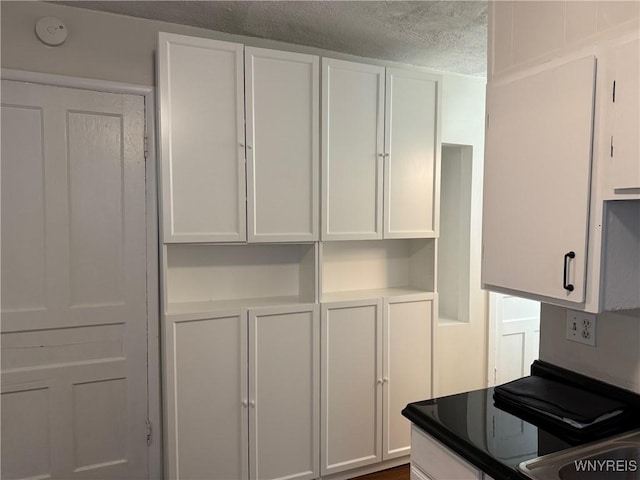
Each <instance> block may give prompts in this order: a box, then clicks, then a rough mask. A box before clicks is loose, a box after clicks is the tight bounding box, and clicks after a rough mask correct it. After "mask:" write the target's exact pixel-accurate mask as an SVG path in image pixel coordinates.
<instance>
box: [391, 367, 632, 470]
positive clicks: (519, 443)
mask: <svg viewBox="0 0 640 480" xmlns="http://www.w3.org/2000/svg"><path fill="white" fill-rule="evenodd" d="M536 369H537V370H538V373H540V371H541V372H542V374H543V375H545V374H547V369H549V370H550V371H551V372H552V373H551V374H549V375H556V378H558V375H559V376H563V375H564V374H566V372H567V371H564V370H562V369H558V368H557V367H554V366H552V365H549V364H545V363H544V362H536V364H534V367H533V368H532V372H533V371H535V370H536ZM558 372H559V373H558ZM577 381H579V382H580V383H581V384H585V383H587V384H588V385H589V386H590V387H591V388H592V389H599V390H600V391H601V393H606V394H608V395H609V396H614V395H613V394H615V395H616V396H617V398H620V395H621V396H622V399H623V400H625V401H629V403H630V404H632V405H634V406H635V407H637V408H638V411H640V406H639V404H638V403H636V402H640V396H638V395H635V394H633V393H632V392H628V391H626V390H622V389H618V388H616V387H613V388H611V387H610V386H607V385H605V386H603V385H604V384H600V382H598V381H593V379H589V381H585V380H584V379H583V377H582V376H580V375H579V376H578V377H577ZM594 382H595V383H594ZM602 388H604V390H605V392H602ZM621 392H622V393H621ZM402 414H403V415H404V416H405V417H406V418H408V419H409V420H411V421H412V422H413V423H414V424H416V425H417V426H418V427H420V428H422V429H423V430H424V431H426V432H427V433H428V434H430V435H431V436H432V437H434V438H435V439H437V440H439V441H440V442H442V443H443V444H444V445H446V446H447V447H449V448H450V449H451V450H453V451H455V452H456V453H458V454H459V455H460V456H461V457H463V458H465V459H466V460H467V461H469V462H470V463H472V464H473V465H475V466H476V467H477V468H479V469H480V470H482V471H484V472H485V473H487V474H488V475H490V476H491V477H493V478H494V479H495V480H502V479H505V480H506V479H527V478H528V477H526V476H525V475H524V474H522V473H520V472H519V471H518V470H517V467H518V464H520V463H521V462H524V461H526V460H531V459H533V458H536V457H539V456H542V455H547V454H550V453H554V452H558V451H560V450H565V449H567V448H571V447H573V446H576V445H580V444H583V443H588V442H590V441H593V440H594V439H593V438H584V439H582V440H576V439H575V438H567V436H566V435H563V433H562V432H559V431H558V429H557V428H555V427H554V426H553V425H545V426H540V423H539V422H536V423H537V424H534V423H532V422H531V421H528V420H525V419H523V418H522V415H518V414H512V413H509V412H507V411H505V410H503V409H501V408H498V407H496V406H495V405H494V400H493V388H485V389H482V390H475V391H471V392H466V393H460V394H457V395H450V396H446V397H441V398H436V399H433V400H425V401H421V402H414V403H410V404H409V405H407V407H406V408H405V409H404V410H403V411H402ZM632 427H633V425H630V426H629V428H632Z"/></svg>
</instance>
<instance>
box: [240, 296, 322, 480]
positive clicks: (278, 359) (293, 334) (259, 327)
mask: <svg viewBox="0 0 640 480" xmlns="http://www.w3.org/2000/svg"><path fill="white" fill-rule="evenodd" d="M319 327H320V324H319V318H318V306H317V305H305V306H302V307H286V308H280V307H272V308H263V309H254V310H249V436H250V443H249V457H250V467H249V473H250V478H251V479H267V478H268V479H278V478H280V479H284V478H286V479H298V480H306V479H312V478H317V477H318V476H319V475H318V465H319V458H318V457H319V439H320V429H319V427H320V415H319V413H320V395H319V390H320V389H319V387H320V384H319V378H320V368H319V367H320V349H319V333H320V329H319Z"/></svg>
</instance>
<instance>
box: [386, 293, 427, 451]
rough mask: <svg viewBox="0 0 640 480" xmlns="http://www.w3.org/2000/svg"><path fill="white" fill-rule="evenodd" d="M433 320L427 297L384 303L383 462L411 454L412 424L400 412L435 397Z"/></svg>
mask: <svg viewBox="0 0 640 480" xmlns="http://www.w3.org/2000/svg"><path fill="white" fill-rule="evenodd" d="M432 316H433V301H432V300H430V299H428V298H426V296H425V295H412V296H411V298H407V297H396V298H390V299H385V301H384V315H383V339H384V346H383V359H384V361H383V367H382V373H383V379H382V381H383V405H384V413H383V422H382V424H383V439H382V459H383V460H388V459H390V458H395V457H401V456H403V455H408V454H409V453H410V451H411V422H409V421H408V420H407V419H406V418H404V417H403V416H402V414H401V413H400V412H401V411H402V409H403V408H404V407H406V406H407V403H410V402H416V401H420V400H425V399H427V398H430V397H431V324H432Z"/></svg>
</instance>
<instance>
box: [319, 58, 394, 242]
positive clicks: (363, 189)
mask: <svg viewBox="0 0 640 480" xmlns="http://www.w3.org/2000/svg"><path fill="white" fill-rule="evenodd" d="M322 68H323V72H322V73H323V74H322V119H323V120H322V122H323V124H322V145H323V149H322V169H323V183H322V205H323V212H322V239H323V240H355V239H361V240H367V239H379V238H382V169H383V163H384V162H383V158H384V68H383V67H375V66H372V65H365V64H361V63H353V62H345V61H342V60H334V59H328V58H323V59H322Z"/></svg>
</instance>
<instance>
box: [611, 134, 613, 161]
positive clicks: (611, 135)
mask: <svg viewBox="0 0 640 480" xmlns="http://www.w3.org/2000/svg"><path fill="white" fill-rule="evenodd" d="M611 158H613V135H611Z"/></svg>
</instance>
